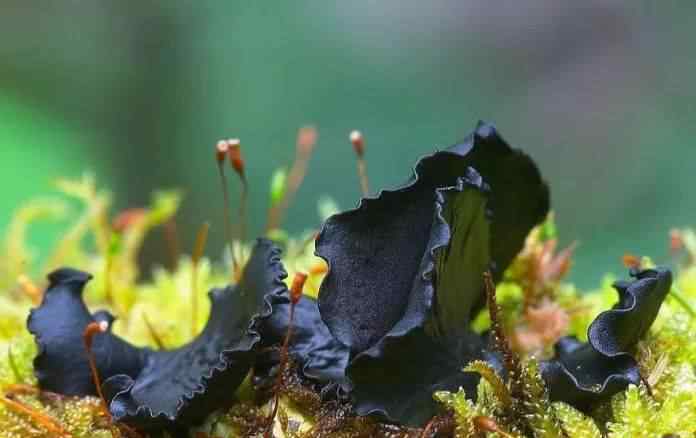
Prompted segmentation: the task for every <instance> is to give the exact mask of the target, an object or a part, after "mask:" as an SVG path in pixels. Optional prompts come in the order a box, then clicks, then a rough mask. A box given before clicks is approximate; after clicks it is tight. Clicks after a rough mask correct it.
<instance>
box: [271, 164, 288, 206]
mask: <svg viewBox="0 0 696 438" xmlns="http://www.w3.org/2000/svg"><path fill="white" fill-rule="evenodd" d="M287 181H288V171H287V169H285V168H284V167H280V168H278V169H276V170H275V172H273V176H271V187H270V193H269V194H270V200H271V206H274V205H277V204H278V203H279V202H280V201H282V200H283V198H284V197H285V191H286V189H287Z"/></svg>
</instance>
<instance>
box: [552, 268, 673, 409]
mask: <svg viewBox="0 0 696 438" xmlns="http://www.w3.org/2000/svg"><path fill="white" fill-rule="evenodd" d="M631 275H632V276H633V277H635V280H634V281H632V282H627V281H619V282H616V283H615V284H614V288H615V289H616V291H617V292H618V294H619V302H618V303H616V304H615V305H614V307H612V308H611V309H610V310H607V311H605V312H602V313H601V314H599V315H598V316H597V318H595V320H594V321H592V324H590V327H589V329H588V330H587V340H588V342H587V343H581V342H579V341H578V340H577V339H575V338H570V337H566V338H563V339H561V340H560V341H559V342H558V343H557V344H556V346H555V351H556V354H555V357H554V359H553V360H550V361H544V362H542V363H541V374H542V376H543V378H544V380H545V381H546V383H547V385H548V387H549V395H550V397H551V399H552V400H560V401H564V402H566V403H569V404H571V405H573V406H575V407H578V408H580V409H584V408H587V407H589V406H590V404H591V403H593V402H597V401H599V400H603V399H607V398H609V397H611V396H612V395H614V394H616V393H617V392H620V391H623V390H624V389H626V387H627V386H628V385H629V384H633V385H638V384H639V383H640V370H639V368H638V364H637V363H636V360H635V359H634V358H633V356H632V354H631V353H632V351H633V350H634V349H635V347H636V345H637V344H638V341H639V340H640V339H641V338H642V337H643V336H644V335H645V334H646V333H647V331H648V329H649V328H650V326H651V325H652V323H653V321H655V318H656V317H657V313H658V311H659V310H660V305H661V304H662V301H663V300H664V299H665V297H666V296H667V293H668V292H669V289H670V286H671V284H672V274H671V273H670V272H669V271H668V270H666V269H662V268H658V269H646V270H642V271H637V270H633V271H631Z"/></svg>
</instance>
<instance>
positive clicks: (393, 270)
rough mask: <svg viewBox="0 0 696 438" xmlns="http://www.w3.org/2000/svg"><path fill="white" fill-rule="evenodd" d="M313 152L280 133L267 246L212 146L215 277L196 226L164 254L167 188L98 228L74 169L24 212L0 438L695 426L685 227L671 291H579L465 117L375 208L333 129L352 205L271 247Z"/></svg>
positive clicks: (2, 367) (534, 192) (504, 150)
mask: <svg viewBox="0 0 696 438" xmlns="http://www.w3.org/2000/svg"><path fill="white" fill-rule="evenodd" d="M317 140H318V134H317V131H316V129H314V128H312V127H306V128H302V129H301V130H300V132H299V134H298V138H297V152H296V155H295V162H294V163H293V164H292V165H291V166H288V169H289V170H288V171H285V170H281V171H278V172H276V173H275V176H274V178H273V181H272V185H271V191H270V208H269V214H268V219H267V226H266V230H265V237H263V238H259V239H257V240H256V241H255V242H251V243H250V242H249V241H248V239H247V238H246V235H247V232H248V231H247V225H246V224H247V218H246V215H247V208H246V203H247V197H248V194H249V185H248V182H247V172H248V169H247V168H246V167H245V162H244V159H243V158H242V148H243V146H242V143H241V142H240V141H239V140H238V139H230V140H222V141H220V142H219V143H218V144H217V145H216V146H215V147H214V148H213V154H212V155H213V158H214V159H213V160H211V166H212V165H216V166H217V172H218V174H219V178H220V183H221V186H222V193H221V198H222V201H223V204H224V207H223V212H224V213H223V217H222V218H221V224H220V226H221V227H222V228H223V229H224V231H225V251H224V254H223V256H222V257H221V258H220V259H219V260H216V261H215V262H211V260H210V259H208V258H206V257H205V246H206V240H207V235H208V224H207V223H206V224H204V225H203V226H202V227H201V228H200V230H199V232H198V234H197V237H196V244H195V248H193V250H192V254H191V256H186V255H184V256H180V255H179V245H178V239H177V231H176V222H175V214H176V210H177V208H178V205H179V203H180V196H179V195H178V193H177V192H172V191H170V192H160V193H157V194H156V195H155V196H154V198H153V202H152V205H151V206H150V207H148V208H138V209H130V210H127V211H125V212H122V213H120V214H117V215H115V216H113V217H112V216H111V213H110V209H109V207H110V199H111V197H110V195H109V194H108V193H106V192H104V191H102V190H100V189H98V188H97V186H96V183H95V181H94V179H93V178H91V177H89V176H86V177H84V178H83V179H81V180H78V181H71V180H65V181H60V182H59V183H58V189H59V190H60V191H61V192H62V193H63V197H57V198H51V199H39V200H35V201H31V202H29V203H27V204H26V205H25V206H23V207H21V208H20V209H19V210H18V211H17V212H16V213H15V216H14V218H13V220H12V222H11V224H10V225H9V227H8V230H7V233H6V238H5V241H4V247H3V252H4V254H3V256H2V265H0V288H1V289H2V294H0V301H1V302H2V306H0V309H1V310H0V315H1V318H0V342H2V344H3V356H2V358H0V385H1V387H2V395H1V396H0V436H2V437H8V438H9V437H56V436H65V437H76V438H77V437H111V436H124V437H128V436H133V437H144V436H152V437H159V436H171V437H188V436H191V437H196V438H201V437H210V438H212V437H237V436H259V437H271V436H277V437H281V436H285V437H334V436H337V437H359V436H364V437H368V436H389V437H398V436H403V437H434V436H456V437H468V436H498V437H523V436H535V437H590V436H591V437H601V436H609V437H624V436H625V437H629V436H630V437H634V436H646V437H647V436H651V437H652V436H665V435H667V436H692V435H693V434H694V433H695V432H696V344H695V343H693V342H691V339H690V336H689V334H691V335H693V333H696V318H694V314H693V308H694V307H695V306H696V257H695V255H696V243H694V242H696V239H695V238H694V237H693V236H694V234H693V232H691V231H690V230H673V231H672V232H671V234H670V238H669V242H670V247H671V251H672V252H671V253H672V257H673V260H672V262H673V264H674V265H675V266H676V267H677V270H676V276H675V277H674V278H673V275H672V273H671V272H670V270H668V269H666V268H661V267H656V266H654V265H653V264H652V262H651V261H650V260H649V259H640V258H637V257H633V258H632V257H628V258H625V260H629V261H631V263H630V265H631V270H630V272H629V274H630V278H631V279H630V280H619V281H614V280H613V279H610V278H607V279H605V280H604V281H603V283H602V286H601V288H600V289H599V290H598V291H594V292H591V293H581V292H580V291H578V290H576V289H575V288H574V287H573V285H572V284H569V283H568V282H567V281H565V275H566V274H567V272H568V270H569V269H570V266H571V263H572V256H573V248H574V246H573V245H571V246H570V247H568V248H565V249H562V250H560V251H558V252H557V251H556V249H557V230H556V227H555V224H554V221H553V215H552V214H550V213H549V208H550V202H549V190H548V187H547V185H546V183H545V182H544V180H543V178H542V176H541V173H540V171H539V170H538V168H537V166H536V165H535V164H534V162H533V161H532V159H531V158H530V157H529V156H527V155H526V154H524V153H523V152H521V151H519V150H517V149H513V148H511V147H510V146H509V145H508V143H507V142H506V141H505V140H503V138H502V137H501V136H500V135H499V134H498V132H497V131H496V130H495V128H494V127H493V126H492V125H490V124H486V123H479V124H478V125H477V127H476V128H475V130H474V132H473V133H472V134H470V135H469V136H468V137H467V138H466V139H465V140H463V141H462V142H460V143H457V144H455V145H454V146H452V147H450V148H448V149H445V150H441V151H437V152H435V153H433V154H431V155H428V156H425V157H424V158H422V159H420V160H419V161H418V162H417V163H416V165H415V167H414V170H413V174H412V176H411V178H409V180H408V181H407V182H406V183H405V184H404V185H402V186H400V187H397V188H395V189H390V190H383V191H380V192H379V193H378V194H376V195H374V196H370V194H369V183H368V177H367V165H366V159H367V148H366V145H365V140H364V137H363V135H362V134H361V133H359V132H358V131H354V132H352V133H351V134H350V136H349V140H350V143H351V144H352V147H353V152H354V154H355V156H356V158H357V163H358V164H357V168H358V180H359V182H360V184H359V187H360V191H361V192H362V194H363V199H362V200H361V201H360V202H359V204H358V206H357V207H356V208H354V209H351V210H346V211H342V212H341V211H339V209H338V208H337V207H336V205H335V202H333V201H331V200H326V199H324V200H322V201H321V202H320V203H319V211H320V216H321V217H320V220H321V221H322V222H323V224H322V225H321V227H320V229H319V230H317V229H313V230H310V231H308V232H307V233H304V234H303V235H299V236H296V237H289V236H288V235H287V233H286V232H285V231H283V229H282V223H283V218H284V216H285V213H286V211H287V209H288V207H289V205H290V203H291V201H292V199H293V198H294V196H295V194H296V193H297V191H298V188H299V187H300V185H301V183H302V180H303V179H304V176H305V174H306V172H307V169H308V167H309V164H310V161H311V154H312V151H313V149H314V147H315V145H316V144H317ZM346 150H347V151H349V148H348V147H347V148H346ZM347 153H349V152H347ZM228 166H229V167H230V168H231V169H232V171H233V172H234V173H235V174H236V175H237V182H234V183H233V184H234V185H235V186H236V187H237V188H238V192H237V191H234V192H231V191H230V190H229V188H228V185H229V184H230V181H228V179H227V175H226V170H227V167H228ZM279 175H280V176H279ZM356 186H357V185H356ZM356 188H357V187H356ZM231 194H234V198H235V199H238V208H236V209H235V210H236V213H234V214H233V208H232V206H231V199H232V198H233V196H232V195H231ZM64 196H68V197H73V198H77V199H78V200H80V201H81V202H82V203H83V204H84V211H83V212H82V213H81V214H80V215H79V217H78V218H77V219H76V220H75V224H74V226H73V227H72V228H70V229H69V230H67V232H65V233H64V234H63V238H62V239H61V240H60V241H59V242H58V243H57V244H56V246H55V248H54V250H53V251H52V253H51V254H48V255H46V256H43V255H42V257H41V259H42V260H46V262H45V264H44V265H43V266H38V267H37V266H36V265H37V264H36V263H34V259H33V258H32V255H33V254H32V252H31V251H30V250H29V249H28V248H27V245H26V241H27V229H28V227H29V225H30V224H31V223H33V222H34V221H37V220H44V219H53V218H55V217H61V216H64V215H65V214H66V211H67V204H66V201H65V199H64ZM218 220H220V219H217V220H215V221H213V223H214V224H215V222H217V221H218ZM156 227H162V228H163V229H164V231H165V234H166V236H168V242H169V245H168V247H169V248H170V250H171V251H170V252H171V254H170V267H169V268H166V269H165V268H158V269H156V270H155V271H154V272H153V273H152V276H151V279H150V280H147V281H141V280H139V270H138V265H137V263H136V260H137V255H138V252H139V249H140V247H141V246H142V243H143V240H144V237H145V235H146V234H147V233H148V232H149V231H150V230H152V229H154V228H156ZM88 235H89V237H90V239H86V237H87V236H88ZM85 242H93V244H90V245H88V244H87V243H85ZM66 266H71V267H66ZM38 272H42V273H49V274H48V276H47V282H46V283H45V284H44V283H42V282H41V281H40V280H38V279H39V278H41V277H40V276H37V273H38ZM88 272H89V273H88ZM203 290H210V292H209V298H210V299H209V303H206V302H204V300H201V299H199V298H201V297H199V295H200V293H201V292H202V291H203ZM30 309H31V310H30ZM90 309H91V310H90ZM27 314H28V315H29V317H28V320H27ZM206 320H207V322H204V321H206ZM25 321H26V325H25ZM184 322H185V323H184Z"/></svg>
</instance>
